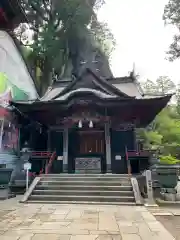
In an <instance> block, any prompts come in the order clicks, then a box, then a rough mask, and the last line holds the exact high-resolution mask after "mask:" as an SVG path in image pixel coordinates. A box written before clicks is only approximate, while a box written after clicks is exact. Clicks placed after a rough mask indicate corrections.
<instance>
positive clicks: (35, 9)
mask: <svg viewBox="0 0 180 240" xmlns="http://www.w3.org/2000/svg"><path fill="white" fill-rule="evenodd" d="M30 5H31V8H32V9H33V10H34V11H36V13H37V14H39V15H40V17H41V18H42V19H43V20H44V21H45V22H48V20H49V19H48V18H46V17H45V16H44V15H43V13H42V12H41V10H40V9H38V7H37V6H36V5H35V4H34V3H33V2H31V4H30Z"/></svg>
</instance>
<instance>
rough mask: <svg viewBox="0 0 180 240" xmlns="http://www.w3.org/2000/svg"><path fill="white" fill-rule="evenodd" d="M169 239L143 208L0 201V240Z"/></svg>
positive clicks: (165, 232)
mask: <svg viewBox="0 0 180 240" xmlns="http://www.w3.org/2000/svg"><path fill="white" fill-rule="evenodd" d="M41 239H42V240H46V239H47V240H81V239H82V240H95V239H96V240H161V239H166V240H173V239H174V238H173V237H172V235H171V234H170V233H169V232H168V231H167V230H166V229H165V228H164V227H163V225H162V224H161V223H160V222H159V221H157V220H156V218H155V216H153V215H152V214H151V213H150V212H149V211H148V210H147V209H146V208H145V207H138V206H137V207H136V206H97V205H96V206H95V205H50V204H47V205H42V204H20V203H18V199H17V198H16V199H10V200H7V201H4V202H0V240H41Z"/></svg>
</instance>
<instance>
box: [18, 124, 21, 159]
mask: <svg viewBox="0 0 180 240" xmlns="http://www.w3.org/2000/svg"><path fill="white" fill-rule="evenodd" d="M21 131H22V130H21V125H18V130H17V134H18V136H17V138H18V144H17V153H18V157H20V156H21Z"/></svg>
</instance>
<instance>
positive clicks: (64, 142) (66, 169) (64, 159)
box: [63, 128, 69, 172]
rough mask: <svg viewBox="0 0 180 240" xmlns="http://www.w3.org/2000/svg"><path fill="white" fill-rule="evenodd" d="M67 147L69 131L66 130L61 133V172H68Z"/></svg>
mask: <svg viewBox="0 0 180 240" xmlns="http://www.w3.org/2000/svg"><path fill="white" fill-rule="evenodd" d="M68 146H69V131H68V128H65V129H64V132H63V172H68Z"/></svg>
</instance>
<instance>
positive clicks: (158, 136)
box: [138, 76, 180, 161]
mask: <svg viewBox="0 0 180 240" xmlns="http://www.w3.org/2000/svg"><path fill="white" fill-rule="evenodd" d="M142 87H143V90H144V92H145V93H147V94H159V93H163V94H167V93H169V92H174V93H176V95H175V99H174V100H173V101H172V102H171V103H170V104H169V105H168V106H167V107H166V108H165V109H163V111H162V112H161V113H159V115H158V116H157V117H156V118H155V120H154V121H153V122H152V123H151V124H150V125H149V126H148V127H147V128H146V129H140V130H139V131H138V135H139V138H140V139H141V140H142V141H143V143H144V145H145V147H146V148H148V149H152V150H158V152H159V154H160V155H162V159H165V156H169V157H168V159H170V158H172V159H173V160H172V161H175V160H177V159H180V111H179V109H180V105H179V102H180V100H179V92H180V86H179V85H177V86H175V84H174V83H173V82H172V81H171V80H170V79H169V78H168V77H167V76H161V77H159V78H158V79H157V80H156V82H153V81H150V80H147V81H146V82H144V83H142ZM163 156H164V157H163ZM163 161H164V160H163Z"/></svg>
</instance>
